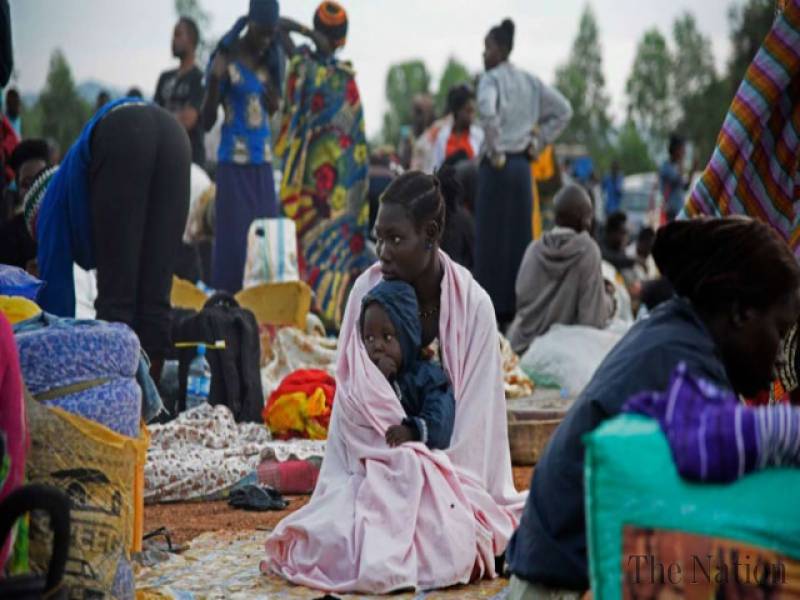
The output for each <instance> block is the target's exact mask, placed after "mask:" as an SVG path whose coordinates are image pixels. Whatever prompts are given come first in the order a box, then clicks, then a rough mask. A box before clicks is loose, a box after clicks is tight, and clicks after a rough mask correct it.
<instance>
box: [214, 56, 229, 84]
mask: <svg viewBox="0 0 800 600" xmlns="http://www.w3.org/2000/svg"><path fill="white" fill-rule="evenodd" d="M227 72H228V59H227V58H225V57H224V56H223V55H222V52H217V55H216V56H215V57H214V60H212V61H211V74H212V75H213V76H214V77H216V78H217V79H222V78H223V77H225V74H226V73H227Z"/></svg>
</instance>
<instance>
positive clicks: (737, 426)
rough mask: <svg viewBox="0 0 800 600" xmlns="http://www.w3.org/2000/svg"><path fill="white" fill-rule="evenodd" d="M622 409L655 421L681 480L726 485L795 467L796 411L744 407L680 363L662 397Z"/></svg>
mask: <svg viewBox="0 0 800 600" xmlns="http://www.w3.org/2000/svg"><path fill="white" fill-rule="evenodd" d="M622 410H623V412H633V413H639V414H643V415H647V416H649V417H652V418H654V419H656V420H658V422H659V424H660V425H661V429H662V431H663V432H664V435H666V437H667V441H668V443H669V446H670V449H671V450H672V457H673V460H674V461H675V465H676V467H677V469H678V472H679V473H680V474H681V476H682V477H684V478H686V479H692V480H698V481H718V482H728V481H734V480H735V479H738V478H739V477H742V476H743V475H744V474H745V473H749V472H751V471H754V470H756V469H761V468H764V467H766V466H777V465H800V410H799V409H797V408H794V407H791V406H788V405H773V406H761V407H756V408H750V407H747V406H745V405H743V404H742V403H741V402H739V400H738V398H737V397H736V396H735V395H734V394H733V393H732V392H730V391H728V390H724V389H720V388H717V387H715V386H714V385H712V384H710V383H708V382H706V381H703V380H701V379H697V378H695V377H692V376H691V375H690V374H689V373H688V372H687V369H686V366H685V365H684V364H680V365H679V366H678V367H677V369H676V370H675V373H674V374H673V375H672V379H671V380H670V384H669V386H668V387H667V390H666V391H665V392H663V393H661V392H648V393H644V394H639V395H637V396H634V397H633V398H631V399H630V400H629V401H628V402H627V403H626V404H625V406H624V407H623V409H622Z"/></svg>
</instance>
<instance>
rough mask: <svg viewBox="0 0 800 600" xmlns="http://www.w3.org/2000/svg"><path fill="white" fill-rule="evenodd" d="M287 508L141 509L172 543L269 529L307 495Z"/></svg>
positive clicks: (523, 485) (522, 471)
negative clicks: (219, 533) (221, 533)
mask: <svg viewBox="0 0 800 600" xmlns="http://www.w3.org/2000/svg"><path fill="white" fill-rule="evenodd" d="M532 472H533V468H532V467H514V485H516V487H517V489H518V490H527V489H528V485H529V484H530V480H531V474H532ZM287 500H288V501H289V507H288V508H287V509H286V510H282V511H268V512H249V511H243V510H235V509H233V508H230V507H229V506H228V504H227V502H176V503H171V504H154V505H151V506H145V508H144V531H145V533H147V532H149V531H153V530H155V529H158V528H160V527H166V528H167V529H168V530H169V533H170V538H171V540H172V543H173V544H183V543H186V542H188V541H190V540H192V539H194V538H195V537H197V536H198V535H200V534H201V533H205V532H206V531H217V530H220V529H225V530H227V531H246V530H253V529H264V530H270V529H273V528H274V527H275V525H277V523H278V522H279V521H280V520H281V519H283V517H285V516H286V515H288V514H290V513H292V512H294V511H296V510H297V509H298V508H300V507H301V506H303V505H304V504H306V502H308V496H294V497H292V496H290V497H288V498H287Z"/></svg>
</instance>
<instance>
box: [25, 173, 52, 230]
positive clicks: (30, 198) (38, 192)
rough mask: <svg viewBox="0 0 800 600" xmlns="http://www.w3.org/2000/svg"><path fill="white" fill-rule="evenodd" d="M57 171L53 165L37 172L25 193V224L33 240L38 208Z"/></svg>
mask: <svg viewBox="0 0 800 600" xmlns="http://www.w3.org/2000/svg"><path fill="white" fill-rule="evenodd" d="M57 171H58V166H55V167H50V168H49V169H45V170H44V171H42V172H41V173H39V175H38V176H37V177H36V179H35V180H34V182H33V184H32V185H31V189H29V190H28V193H27V194H25V200H24V202H23V214H24V217H25V226H26V227H27V228H28V233H30V234H31V237H32V238H33V239H34V240H35V239H37V238H36V225H37V223H38V221H39V209H40V208H41V206H42V200H43V199H44V195H45V193H47V187H48V186H49V185H50V182H51V181H52V180H53V177H54V176H55V174H56V172H57Z"/></svg>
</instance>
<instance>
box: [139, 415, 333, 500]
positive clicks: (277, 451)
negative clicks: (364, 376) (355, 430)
mask: <svg viewBox="0 0 800 600" xmlns="http://www.w3.org/2000/svg"><path fill="white" fill-rule="evenodd" d="M150 436H151V444H150V450H149V451H148V454H147V465H146V467H145V472H144V477H145V501H146V502H147V503H148V504H149V503H156V502H174V501H179V500H214V499H223V498H228V497H229V495H230V493H231V491H232V490H234V489H235V488H237V487H241V486H243V485H249V484H259V485H269V486H271V487H273V488H275V489H276V490H277V491H279V492H280V493H283V494H299V493H310V492H311V491H312V490H313V489H314V484H315V483H316V478H317V474H318V472H319V465H320V464H321V461H322V456H323V455H324V454H325V442H321V441H316V442H314V441H307V440H296V441H292V442H273V441H271V436H270V433H269V430H268V429H267V428H266V427H264V425H262V424H260V423H259V424H257V423H236V421H235V419H234V418H233V414H232V413H231V411H230V409H229V408H227V407H226V406H224V405H217V406H211V405H209V404H202V405H200V406H198V407H196V408H192V409H191V410H188V411H185V412H183V413H181V414H180V415H179V416H178V417H177V418H176V419H174V420H173V421H170V422H169V423H165V424H163V425H153V426H151V427H150ZM293 461H296V462H297V465H295V466H288V467H287V466H285V465H292V464H294V462H293Z"/></svg>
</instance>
